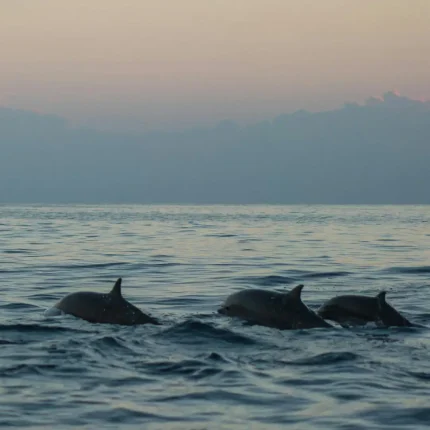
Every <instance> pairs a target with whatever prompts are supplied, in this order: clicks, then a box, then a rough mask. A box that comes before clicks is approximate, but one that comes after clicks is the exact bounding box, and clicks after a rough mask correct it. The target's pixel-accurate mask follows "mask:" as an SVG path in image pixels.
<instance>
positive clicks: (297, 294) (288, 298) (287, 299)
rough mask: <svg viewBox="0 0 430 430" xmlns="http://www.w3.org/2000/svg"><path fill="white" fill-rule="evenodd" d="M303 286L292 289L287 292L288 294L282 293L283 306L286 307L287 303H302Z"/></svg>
mask: <svg viewBox="0 0 430 430" xmlns="http://www.w3.org/2000/svg"><path fill="white" fill-rule="evenodd" d="M303 287H304V285H302V284H300V285H297V286H296V287H294V288H293V289H292V290H290V291H288V293H284V295H283V299H282V303H283V305H284V306H286V305H287V304H288V303H291V304H292V303H297V302H301V303H302V298H301V295H302V289H303Z"/></svg>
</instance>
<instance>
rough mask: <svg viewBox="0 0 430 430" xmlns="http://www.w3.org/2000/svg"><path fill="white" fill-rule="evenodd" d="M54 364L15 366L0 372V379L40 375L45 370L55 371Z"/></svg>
mask: <svg viewBox="0 0 430 430" xmlns="http://www.w3.org/2000/svg"><path fill="white" fill-rule="evenodd" d="M56 368H57V365H55V364H37V365H36V364H25V363H24V364H16V365H14V366H10V367H6V368H3V369H1V370H0V376H1V377H7V376H14V377H15V376H17V375H23V374H25V375H42V374H43V373H44V371H45V370H53V369H56Z"/></svg>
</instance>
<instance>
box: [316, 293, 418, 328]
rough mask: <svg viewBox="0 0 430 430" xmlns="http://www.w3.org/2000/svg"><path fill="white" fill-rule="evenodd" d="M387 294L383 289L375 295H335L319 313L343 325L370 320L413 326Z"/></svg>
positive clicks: (384, 324)
mask: <svg viewBox="0 0 430 430" xmlns="http://www.w3.org/2000/svg"><path fill="white" fill-rule="evenodd" d="M385 296H386V292H385V291H381V292H380V293H379V294H378V295H377V296H375V297H371V296H361V295H353V294H350V295H342V296H337V297H333V298H332V299H330V300H328V301H327V302H325V303H324V304H323V305H322V306H321V307H320V308H319V309H318V310H317V314H318V315H319V316H320V317H321V318H324V319H328V320H331V321H336V322H337V323H339V324H340V325H342V326H348V325H365V324H367V323H369V322H374V323H376V324H378V325H382V326H385V327H394V326H408V327H411V326H413V325H414V324H412V323H411V322H409V321H408V320H407V319H406V318H405V317H403V316H402V315H400V313H399V312H398V311H396V310H395V309H394V308H393V307H392V306H390V305H389V304H388V303H387V302H386V300H385Z"/></svg>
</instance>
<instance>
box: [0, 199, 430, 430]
mask: <svg viewBox="0 0 430 430" xmlns="http://www.w3.org/2000/svg"><path fill="white" fill-rule="evenodd" d="M118 277H122V278H123V287H122V288H123V295H124V297H125V298H126V299H127V300H129V301H130V302H131V303H133V304H134V305H136V306H138V307H140V308H141V309H142V310H143V311H144V312H148V313H150V314H151V315H153V316H155V317H157V318H159V319H160V320H161V321H162V323H163V324H162V325H161V326H152V325H145V326H137V327H124V326H114V325H101V324H91V323H88V322H85V321H82V320H79V319H77V318H74V317H72V316H67V315H63V316H57V317H49V316H46V315H45V314H44V312H45V310H46V309H49V308H50V307H51V306H52V305H53V304H55V302H56V301H57V300H59V299H60V298H62V297H63V296H65V295H66V294H68V293H71V292H75V291H96V292H108V291H109V290H110V289H111V288H112V286H113V284H114V282H115V280H116V279H117V278H118ZM298 283H303V284H304V285H305V287H304V289H303V293H302V299H303V301H304V302H305V303H306V304H307V305H308V306H309V307H311V308H313V309H316V308H317V307H318V306H319V305H320V304H322V303H323V302H324V301H325V300H328V299H329V298H331V297H333V296H335V295H338V294H345V293H354V294H367V295H376V294H377V293H378V292H379V291H381V290H386V291H387V301H388V302H389V303H390V304H391V305H393V306H394V307H395V308H396V309H398V310H399V311H400V312H401V313H402V314H403V315H404V316H406V317H407V318H408V319H409V320H410V321H413V322H416V323H419V324H422V325H424V326H426V325H427V326H428V328H426V327H424V328H390V329H384V328H376V327H374V326H371V325H370V326H367V327H363V328H353V329H343V328H341V327H339V326H334V327H333V328H328V329H327V328H324V329H311V330H297V331H280V330H277V329H272V328H266V327H259V326H251V325H247V324H244V323H243V322H242V321H240V320H237V319H231V318H228V317H225V316H223V315H220V314H218V313H217V309H218V307H219V306H220V304H221V303H222V301H223V300H224V299H225V298H226V297H227V296H228V295H229V294H231V293H233V292H235V291H238V290H240V289H243V288H263V289H268V290H278V291H288V290H289V289H291V288H292V287H293V286H295V285H297V284H298ZM0 348H1V353H0V382H1V384H0V427H5V428H7V427H10V428H27V427H31V428H40V429H42V428H44V429H45V428H55V429H58V430H62V429H71V428H81V429H82V428H88V429H96V428H97V429H99V428H100V429H110V428H112V429H116V428H145V429H190V430H193V429H195V430H198V429H199V430H200V429H260V428H261V429H272V428H273V429H276V428H291V429H390V430H391V429H408V428H410V429H424V428H429V427H430V206H281V205H280V206H264V205H261V206H221V205H218V206H161V205H158V206H157V205H154V206H151V205H135V206H126V205H117V206H115V205H111V206H109V205H99V206H84V205H82V206H79V205H73V206H72V205H64V206H40V205H32V206H5V205H3V206H0Z"/></svg>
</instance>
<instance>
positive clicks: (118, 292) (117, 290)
mask: <svg viewBox="0 0 430 430" xmlns="http://www.w3.org/2000/svg"><path fill="white" fill-rule="evenodd" d="M121 282H122V279H121V278H118V279H117V281H116V282H115V285H114V286H113V288H112V290H111V291H110V293H109V294H110V295H111V296H115V297H122V294H121Z"/></svg>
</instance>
